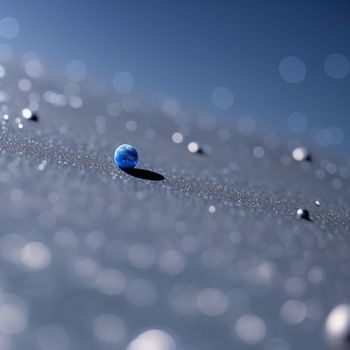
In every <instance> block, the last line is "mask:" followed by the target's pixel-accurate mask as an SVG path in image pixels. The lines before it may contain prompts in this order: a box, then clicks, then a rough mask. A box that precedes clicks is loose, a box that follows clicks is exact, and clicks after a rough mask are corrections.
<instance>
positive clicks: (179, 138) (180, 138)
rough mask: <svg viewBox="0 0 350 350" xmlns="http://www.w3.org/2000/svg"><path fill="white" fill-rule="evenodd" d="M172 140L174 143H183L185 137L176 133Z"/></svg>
mask: <svg viewBox="0 0 350 350" xmlns="http://www.w3.org/2000/svg"><path fill="white" fill-rule="evenodd" d="M171 139H172V140H173V142H174V143H181V142H182V141H183V140H184V137H183V136H182V134H181V133H180V132H174V133H173V135H172V136H171Z"/></svg>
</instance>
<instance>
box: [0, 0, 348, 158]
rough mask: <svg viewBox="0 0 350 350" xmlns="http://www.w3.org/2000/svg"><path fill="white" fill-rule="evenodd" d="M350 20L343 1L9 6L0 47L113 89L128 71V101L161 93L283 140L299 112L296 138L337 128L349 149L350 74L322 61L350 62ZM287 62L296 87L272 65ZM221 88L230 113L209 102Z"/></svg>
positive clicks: (193, 111)
mask: <svg viewBox="0 0 350 350" xmlns="http://www.w3.org/2000/svg"><path fill="white" fill-rule="evenodd" d="M349 15H350V2H349V1H346V0H343V1H342V0H338V1H335V0H322V1H319V0H318V1H281V0H273V1H261V0H254V1H253V0H240V1H199V0H198V1H167V0H163V1H134V0H126V1H83V0H76V1H69V0H65V1H56V0H52V1H44V0H37V1H35V0H33V1H14V0H5V1H2V2H1V10H0V17H1V18H2V17H6V16H10V17H14V18H15V19H16V20H17V21H18V23H19V25H20V32H19V34H18V36H17V37H16V38H14V39H12V40H5V39H1V40H0V43H4V42H7V43H9V44H10V45H11V46H12V47H13V49H14V51H15V53H17V54H18V55H21V54H24V53H26V52H28V51H34V52H36V53H37V54H38V55H39V57H40V58H41V60H42V61H43V63H44V64H45V66H46V67H49V68H50V69H52V70H53V71H57V72H59V71H63V70H64V69H65V67H66V66H67V64H68V63H69V62H70V61H71V60H74V59H77V60H80V61H82V62H84V63H85V64H86V66H87V69H88V75H89V76H91V77H96V78H99V79H102V80H104V81H105V82H106V83H107V84H109V85H110V86H111V88H112V81H113V76H114V74H115V73H116V72H118V71H128V72H130V73H131V74H132V75H133V77H134V78H135V88H134V91H133V93H135V94H138V95H140V96H146V97H150V96H151V95H152V94H153V93H154V91H158V90H161V91H164V92H165V93H166V94H168V95H170V96H173V97H174V98H176V99H177V100H178V101H179V103H180V104H181V106H182V108H184V109H185V110H187V111H189V113H190V115H193V116H194V117H195V116H196V115H198V114H200V113H202V112H211V113H213V114H215V115H217V116H218V117H220V118H231V119H232V120H237V118H240V117H242V116H250V117H252V118H254V119H255V121H256V123H257V125H258V127H259V128H260V129H261V130H266V131H277V132H281V133H282V134H283V133H286V134H287V132H288V123H287V121H288V116H289V115H290V114H291V113H293V112H301V113H303V114H304V115H305V116H306V118H307V120H308V129H307V130H306V131H305V132H304V133H303V134H301V135H299V134H298V135H297V137H300V138H304V139H308V138H309V137H310V135H311V134H312V133H313V132H314V131H315V130H317V128H318V127H321V128H329V127H332V126H337V127H339V128H340V129H341V130H342V133H343V140H342V142H341V143H340V147H341V149H342V150H343V151H347V150H348V146H349V145H350V140H349V137H348V135H349V131H350V121H349V117H350V98H349V97H350V96H349V95H350V75H347V76H346V77H345V78H344V79H332V78H330V77H329V76H328V75H327V74H326V73H325V70H324V63H325V59H326V58H327V56H329V55H330V54H333V53H340V54H342V55H344V56H345V57H347V59H349V58H350V20H349ZM287 56H297V57H299V58H300V59H302V60H303V62H304V63H305V66H306V76H305V79H304V80H303V81H302V82H301V83H298V84H289V83H287V82H285V81H284V80H283V79H282V78H281V76H280V74H279V70H278V67H279V64H280V62H281V60H282V59H283V58H285V57H287ZM218 86H227V87H228V88H229V89H231V90H232V92H233V94H234V103H233V105H232V106H231V107H230V108H229V109H227V110H220V109H217V108H215V106H213V104H212V101H211V94H212V91H213V89H215V88H216V87H218ZM315 128H316V129H315ZM332 147H333V146H330V147H328V148H332ZM336 147H339V145H337V146H336Z"/></svg>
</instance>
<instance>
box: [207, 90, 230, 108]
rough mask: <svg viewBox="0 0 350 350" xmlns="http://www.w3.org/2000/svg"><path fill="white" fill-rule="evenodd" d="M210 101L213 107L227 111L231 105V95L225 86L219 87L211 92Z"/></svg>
mask: <svg viewBox="0 0 350 350" xmlns="http://www.w3.org/2000/svg"><path fill="white" fill-rule="evenodd" d="M211 100H212V102H213V105H214V106H215V107H217V108H220V109H228V108H230V107H231V106H232V104H233V93H232V91H231V90H230V89H229V88H227V87H226V86H220V87H217V88H215V89H214V90H213V92H212V95H211Z"/></svg>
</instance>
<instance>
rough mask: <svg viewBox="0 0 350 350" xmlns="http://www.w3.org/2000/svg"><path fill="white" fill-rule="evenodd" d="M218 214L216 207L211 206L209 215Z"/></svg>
mask: <svg viewBox="0 0 350 350" xmlns="http://www.w3.org/2000/svg"><path fill="white" fill-rule="evenodd" d="M215 212H216V208H215V206H214V205H210V206H209V213H211V214H214V213H215Z"/></svg>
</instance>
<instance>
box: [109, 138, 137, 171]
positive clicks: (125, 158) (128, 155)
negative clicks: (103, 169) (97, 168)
mask: <svg viewBox="0 0 350 350" xmlns="http://www.w3.org/2000/svg"><path fill="white" fill-rule="evenodd" d="M138 159H139V155H138V153H137V150H136V148H135V147H133V146H131V145H127V144H125V145H120V146H119V147H118V148H117V149H116V150H115V152H114V161H115V164H116V165H117V166H118V167H119V168H122V169H132V168H134V167H135V166H136V164H137V161H138Z"/></svg>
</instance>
